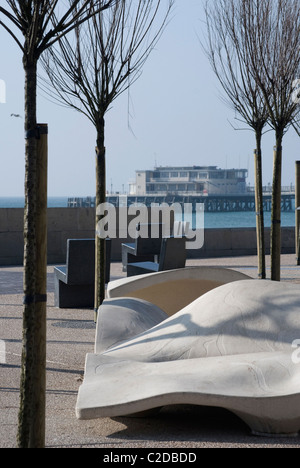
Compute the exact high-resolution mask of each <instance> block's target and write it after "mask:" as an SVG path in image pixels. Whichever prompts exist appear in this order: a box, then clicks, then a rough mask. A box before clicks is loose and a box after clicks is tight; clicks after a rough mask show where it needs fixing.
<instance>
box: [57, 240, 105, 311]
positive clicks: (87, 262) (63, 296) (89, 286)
mask: <svg viewBox="0 0 300 468" xmlns="http://www.w3.org/2000/svg"><path fill="white" fill-rule="evenodd" d="M105 251H106V271H105V282H106V283H108V282H109V280H110V258H111V240H110V239H106V240H105ZM94 291H95V239H68V240H67V258H66V265H64V266H56V267H54V298H55V302H54V303H55V307H59V308H74V309H75V308H79V309H80V308H93V307H94Z"/></svg>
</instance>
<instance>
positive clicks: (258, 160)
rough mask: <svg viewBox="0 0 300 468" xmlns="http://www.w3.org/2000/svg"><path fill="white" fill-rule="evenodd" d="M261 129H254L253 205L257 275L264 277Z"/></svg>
mask: <svg viewBox="0 0 300 468" xmlns="http://www.w3.org/2000/svg"><path fill="white" fill-rule="evenodd" d="M261 138H262V132H261V130H257V131H256V150H255V152H254V159H255V205H256V235H257V255H258V277H259V278H261V279H266V256H265V223H264V201H263V181H262V151H261Z"/></svg>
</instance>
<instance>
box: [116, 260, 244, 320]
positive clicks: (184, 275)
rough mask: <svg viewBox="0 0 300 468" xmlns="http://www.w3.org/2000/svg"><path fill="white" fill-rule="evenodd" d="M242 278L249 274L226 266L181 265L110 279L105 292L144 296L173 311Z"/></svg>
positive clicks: (141, 297) (165, 309) (168, 312)
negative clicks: (155, 271)
mask: <svg viewBox="0 0 300 468" xmlns="http://www.w3.org/2000/svg"><path fill="white" fill-rule="evenodd" d="M244 279H252V278H250V277H249V276H246V275H244V274H243V273H240V272H238V271H234V270H230V269H226V268H215V267H189V268H180V269H178V270H169V271H161V272H158V273H150V274H146V275H140V276H133V277H129V278H122V279H121V280H117V281H112V282H111V283H109V284H108V286H107V295H108V297H109V298H116V297H135V298H139V299H144V300H145V301H149V302H151V303H153V304H155V305H157V306H158V307H160V308H161V309H163V310H164V311H165V312H166V313H167V314H168V315H173V314H175V313H176V312H178V311H179V310H181V309H183V307H185V306H187V305H188V304H190V303H191V302H193V301H194V300H195V299H198V297H200V296H202V295H203V294H205V293H207V292H208V291H211V290H212V289H214V288H217V287H219V286H221V285H223V284H226V283H231V282H233V281H240V280H244Z"/></svg>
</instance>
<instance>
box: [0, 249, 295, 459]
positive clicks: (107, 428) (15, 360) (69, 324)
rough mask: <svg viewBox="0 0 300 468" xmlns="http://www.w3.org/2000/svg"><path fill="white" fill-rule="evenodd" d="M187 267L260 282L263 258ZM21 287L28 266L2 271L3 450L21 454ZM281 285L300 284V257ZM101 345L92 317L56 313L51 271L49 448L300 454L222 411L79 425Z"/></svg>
mask: <svg viewBox="0 0 300 468" xmlns="http://www.w3.org/2000/svg"><path fill="white" fill-rule="evenodd" d="M268 261H269V259H268ZM188 265H211V266H225V267H229V268H233V269H237V270H239V271H242V272H244V273H246V274H248V275H249V276H252V277H256V276H257V267H256V257H243V258H226V259H209V260H193V261H188ZM268 272H269V270H268ZM122 276H124V273H122V271H121V265H120V264H119V263H114V264H112V268H111V279H112V280H113V279H116V278H119V277H122ZM22 281H23V273H22V268H21V267H7V268H4V267H3V268H0V358H1V362H0V448H14V447H16V434H17V424H18V410H19V383H20V358H21V346H22V310H23V308H22V299H23V296H22ZM282 281H291V282H294V283H300V267H297V266H296V263H295V256H293V255H286V256H283V257H282ZM299 338H300V337H299ZM94 339H95V324H94V320H93V311H92V310H87V309H85V310H73V309H72V310H67V309H57V308H55V307H54V293H53V267H52V266H49V267H48V306H47V395H46V396H47V407H46V447H48V448H103V449H111V450H113V449H114V448H122V449H124V450H125V449H126V450H127V449H131V450H134V449H135V448H148V449H149V448H157V449H177V448H180V450H181V451H184V449H197V448H300V437H296V438H286V437H284V438H280V437H275V438H272V437H266V438H261V437H257V436H253V435H252V434H251V433H250V431H249V429H248V427H247V426H246V425H245V424H244V423H243V422H242V421H240V420H239V419H238V418H237V417H236V416H234V415H233V414H231V413H229V412H227V411H224V410H221V409H216V408H201V407H194V406H173V407H168V408H164V409H163V410H162V411H161V412H159V413H158V414H156V415H155V416H152V417H145V418H139V419H136V418H116V419H110V418H105V419H97V420H90V421H79V420H77V419H76V416H75V404H76V398H77V392H78V388H79V386H80V384H81V382H82V378H83V370H84V362H85V356H86V354H87V353H90V352H93V347H94ZM1 346H2V348H1ZM3 347H4V350H5V355H4V354H3ZM1 351H2V354H1ZM3 356H5V357H4V358H3ZM3 361H5V362H3Z"/></svg>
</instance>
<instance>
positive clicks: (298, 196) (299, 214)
mask: <svg viewBox="0 0 300 468" xmlns="http://www.w3.org/2000/svg"><path fill="white" fill-rule="evenodd" d="M298 208H299V209H298ZM295 210H296V211H295V213H296V214H295V225H296V232H295V237H296V258H297V265H298V266H300V240H299V234H300V161H296V184H295Z"/></svg>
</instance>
